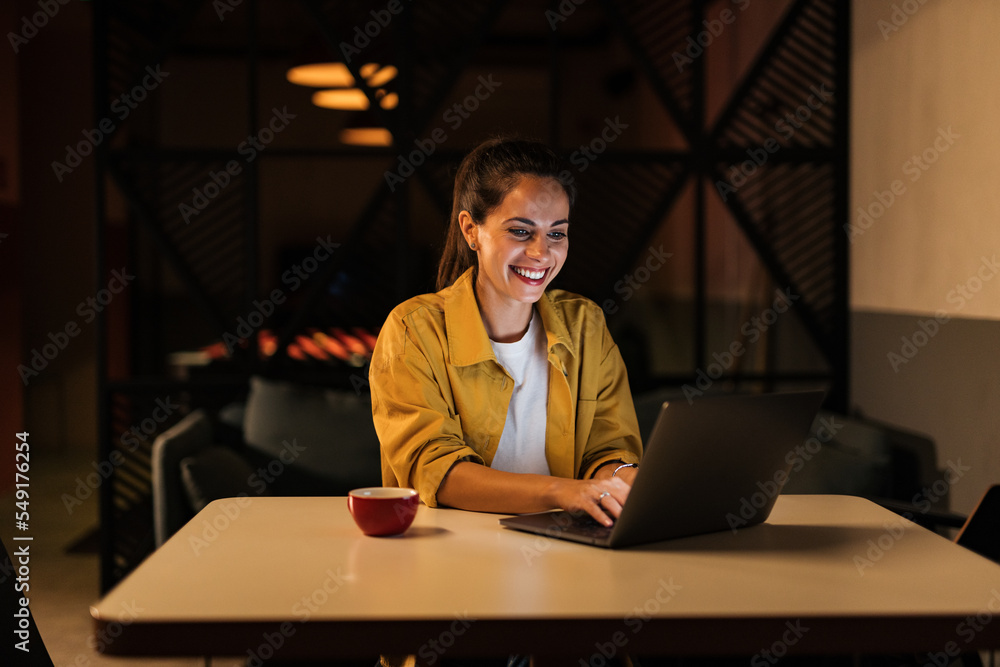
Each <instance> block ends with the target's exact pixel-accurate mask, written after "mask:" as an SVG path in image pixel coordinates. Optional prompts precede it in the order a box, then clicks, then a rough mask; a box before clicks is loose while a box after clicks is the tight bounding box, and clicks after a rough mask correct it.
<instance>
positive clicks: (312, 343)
mask: <svg viewBox="0 0 1000 667" xmlns="http://www.w3.org/2000/svg"><path fill="white" fill-rule="evenodd" d="M375 340H376V338H375V336H374V335H373V334H372V333H371V332H370V331H367V330H366V329H363V328H361V327H351V333H348V332H347V330H346V329H343V328H341V327H333V328H332V329H330V332H329V333H326V332H324V331H320V330H318V329H309V330H308V331H307V332H306V333H304V334H298V335H296V336H295V340H294V341H293V342H291V343H289V345H288V348H287V353H288V356H289V357H291V358H292V359H295V360H297V361H310V360H317V361H326V362H330V361H333V360H334V359H336V360H339V361H344V362H347V363H350V364H352V365H355V366H361V365H363V360H364V359H370V358H371V356H372V350H374V349H375ZM257 341H258V342H257V345H258V349H259V354H260V355H261V356H262V357H265V358H267V357H271V356H273V355H274V354H275V353H276V352H277V351H278V336H277V334H275V333H274V332H273V331H271V330H270V329H262V330H261V331H259V332H258V334H257ZM242 344H243V346H244V347H245V346H246V344H247V341H242ZM201 352H203V353H204V354H205V355H206V356H208V358H209V359H211V360H212V361H215V360H217V359H227V358H229V357H230V356H232V355H231V352H230V350H229V348H228V347H227V346H226V344H225V343H223V342H221V341H220V342H216V343H212V344H210V345H206V346H205V347H203V348H201Z"/></svg>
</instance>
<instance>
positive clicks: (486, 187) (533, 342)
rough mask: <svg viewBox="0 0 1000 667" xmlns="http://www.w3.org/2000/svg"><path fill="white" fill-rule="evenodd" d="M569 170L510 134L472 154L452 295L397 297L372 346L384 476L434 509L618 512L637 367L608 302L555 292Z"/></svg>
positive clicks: (458, 219)
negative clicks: (612, 325)
mask: <svg viewBox="0 0 1000 667" xmlns="http://www.w3.org/2000/svg"><path fill="white" fill-rule="evenodd" d="M563 173H569V172H568V171H567V170H566V169H565V165H564V164H563V162H562V161H561V160H560V159H559V158H558V157H557V156H556V155H555V153H553V152H552V151H551V150H550V149H548V148H547V147H546V146H544V145H542V144H539V143H536V142H531V141H521V140H510V139H494V140H490V141H487V142H485V143H483V144H481V145H480V146H478V147H477V148H475V149H474V150H473V151H472V152H471V153H470V154H469V155H468V156H466V158H465V159H464V160H463V161H462V164H461V165H460V166H459V169H458V173H457V174H456V177H455V190H454V203H453V207H452V213H451V220H450V224H449V230H448V237H447V240H446V242H445V251H444V253H443V256H442V258H441V263H440V265H439V267H438V289H439V290H440V291H438V292H437V293H435V294H425V295H421V296H418V297H414V298H412V299H410V300H408V301H406V302H404V303H403V304H400V305H399V306H397V307H396V308H395V309H394V310H393V312H392V313H391V314H390V315H389V317H388V319H387V320H386V323H385V325H384V326H383V328H382V330H381V333H380V334H379V337H378V343H377V344H376V347H375V350H374V352H373V356H372V363H371V370H370V382H371V393H372V414H373V416H374V421H375V429H376V431H377V432H378V436H379V440H380V442H381V448H382V481H383V483H384V484H385V485H386V486H405V487H413V488H415V489H417V491H419V493H420V497H421V499H422V500H423V502H424V503H425V504H427V505H428V506H431V507H435V506H438V505H447V506H451V507H457V508H462V509H469V510H477V511H488V512H503V513H520V512H535V511H542V510H547V509H552V508H557V507H558V508H563V509H568V510H575V511H580V512H586V513H588V514H590V515H591V516H592V517H593V518H594V519H595V520H597V521H599V522H601V523H603V524H605V525H610V524H611V523H612V520H613V518H614V517H617V516H618V514H619V513H620V512H621V508H622V506H623V505H624V503H625V501H626V499H627V497H628V493H629V490H630V488H631V483H632V479H633V478H634V476H635V468H633V467H625V466H623V464H626V463H638V461H639V457H640V455H641V447H642V445H641V442H640V439H639V428H638V425H637V422H636V417H635V409H634V407H633V405H632V398H631V393H630V391H629V386H628V378H627V376H626V372H625V366H624V363H623V362H622V358H621V355H620V354H619V352H618V348H617V346H616V345H615V343H614V341H613V340H612V339H611V335H610V334H609V333H608V330H607V326H606V324H605V322H604V313H603V311H602V310H601V309H600V307H598V306H597V305H596V304H595V303H593V302H592V301H590V300H588V299H585V298H584V297H581V296H579V295H576V294H570V293H568V292H565V291H562V290H547V289H546V288H547V287H548V286H549V284H550V283H551V282H552V280H553V279H554V278H555V277H556V275H558V273H559V271H560V269H562V267H563V264H564V263H565V262H566V257H567V254H568V252H569V229H570V227H571V225H570V221H569V219H570V208H571V206H572V204H573V200H574V198H575V192H574V190H573V188H572V185H571V184H568V183H565V182H563V181H562V180H560V174H563ZM611 463H617V465H608V464H611ZM616 473H617V474H616Z"/></svg>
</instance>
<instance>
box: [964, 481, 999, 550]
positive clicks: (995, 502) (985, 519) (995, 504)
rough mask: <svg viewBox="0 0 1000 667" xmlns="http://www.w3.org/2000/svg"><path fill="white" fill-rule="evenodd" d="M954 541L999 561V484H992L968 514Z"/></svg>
mask: <svg viewBox="0 0 1000 667" xmlns="http://www.w3.org/2000/svg"><path fill="white" fill-rule="evenodd" d="M955 542H956V543H957V544H961V545H962V546H963V547H965V548H967V549H969V550H971V551H974V552H976V553H977V554H979V555H980V556H984V557H985V558H989V559H990V560H991V561H993V562H994V563H1000V484H994V485H993V486H991V487H990V488H989V489H987V491H986V493H984V494H983V497H982V498H980V500H979V504H978V505H976V507H975V509H973V510H972V513H971V514H969V517H968V519H966V520H965V524H964V525H963V526H962V528H961V530H959V532H958V535H956V536H955Z"/></svg>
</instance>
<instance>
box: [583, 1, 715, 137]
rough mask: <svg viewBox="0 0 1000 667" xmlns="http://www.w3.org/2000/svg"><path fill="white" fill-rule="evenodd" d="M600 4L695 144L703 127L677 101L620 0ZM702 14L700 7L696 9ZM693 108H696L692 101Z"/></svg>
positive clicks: (679, 125) (674, 116) (647, 76)
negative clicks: (630, 21) (628, 19)
mask: <svg viewBox="0 0 1000 667" xmlns="http://www.w3.org/2000/svg"><path fill="white" fill-rule="evenodd" d="M601 6H602V7H603V8H604V11H605V13H606V14H607V15H608V18H609V19H610V21H611V23H612V25H613V26H614V27H615V29H616V30H617V31H618V32H619V33H620V34H621V36H622V39H623V40H624V42H625V45H626V46H627V47H628V49H629V50H630V51H631V52H632V55H633V57H634V58H635V60H636V62H637V63H638V64H639V67H640V68H641V69H642V71H643V72H644V73H645V74H646V79H647V80H648V82H649V84H650V86H652V88H653V92H654V93H655V94H656V96H657V97H658V98H659V99H660V102H661V103H662V104H663V106H664V108H665V109H666V110H667V113H668V114H670V116H671V117H672V118H673V120H674V123H675V124H676V125H677V127H678V128H679V129H680V131H681V133H682V134H683V135H684V138H685V139H686V140H687V142H688V145H689V146H694V145H696V144H697V143H698V142H697V141H696V137H697V136H698V135H699V134H701V128H700V127H699V125H698V122H697V119H696V117H695V116H693V115H692V114H690V113H687V112H685V111H684V110H683V109H682V108H681V106H680V104H679V103H678V102H677V98H676V97H674V94H673V93H672V92H671V91H670V86H669V85H667V82H666V81H664V80H663V77H662V76H661V74H660V72H659V70H657V68H656V67H655V66H654V65H653V61H652V59H651V58H650V57H649V54H648V53H646V50H645V49H643V47H642V45H641V44H640V42H639V38H638V36H637V35H636V34H635V32H634V31H633V30H632V28H631V27H630V26H629V24H628V21H627V20H626V19H625V15H624V14H623V13H622V11H621V9H620V8H619V3H618V2H617V0H601ZM692 6H694V7H696V8H698V7H700V3H699V2H698V0H694V1H693V2H692ZM696 14H699V15H700V11H699V12H696ZM692 106H693V108H697V107H696V106H695V105H692Z"/></svg>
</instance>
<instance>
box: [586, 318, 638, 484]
mask: <svg viewBox="0 0 1000 667" xmlns="http://www.w3.org/2000/svg"><path fill="white" fill-rule="evenodd" d="M600 319H601V322H600V327H594V329H596V330H598V331H600V334H599V335H600V339H599V343H600V368H599V371H598V381H599V383H600V384H599V387H598V394H597V407H596V412H595V415H594V422H593V426H592V427H591V429H590V436H589V437H588V438H587V446H586V449H585V450H584V455H583V461H582V465H581V467H580V472H581V478H582V479H588V478H590V477H592V476H593V475H594V473H595V472H597V469H598V468H599V467H601V466H602V465H603V464H605V463H607V462H609V461H616V460H620V461H622V462H624V463H639V459H641V458H642V440H641V438H640V436H639V422H638V420H637V419H636V416H635V406H634V405H633V403H632V393H631V390H630V389H629V384H628V373H627V371H626V370H625V362H624V360H623V359H622V356H621V352H619V350H618V345H616V344H615V342H614V340H613V339H612V338H611V333H610V332H609V331H608V329H607V325H605V323H604V318H603V313H602V314H601V317H600ZM595 342H597V341H595Z"/></svg>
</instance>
